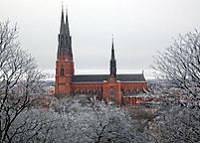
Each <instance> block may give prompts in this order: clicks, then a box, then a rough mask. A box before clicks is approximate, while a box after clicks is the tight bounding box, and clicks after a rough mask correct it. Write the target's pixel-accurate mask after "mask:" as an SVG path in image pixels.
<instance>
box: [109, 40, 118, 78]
mask: <svg viewBox="0 0 200 143" xmlns="http://www.w3.org/2000/svg"><path fill="white" fill-rule="evenodd" d="M116 75H117V68H116V60H115V50H114V39H112V49H111V60H110V76H114V77H115V78H116Z"/></svg>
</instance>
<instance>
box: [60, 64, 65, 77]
mask: <svg viewBox="0 0 200 143" xmlns="http://www.w3.org/2000/svg"><path fill="white" fill-rule="evenodd" d="M64 75H65V74H64V67H63V65H62V66H61V68H60V76H64Z"/></svg>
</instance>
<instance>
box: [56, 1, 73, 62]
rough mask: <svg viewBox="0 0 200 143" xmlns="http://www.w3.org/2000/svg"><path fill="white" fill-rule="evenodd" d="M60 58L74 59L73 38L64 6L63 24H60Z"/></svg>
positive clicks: (62, 13) (62, 12)
mask: <svg viewBox="0 0 200 143" xmlns="http://www.w3.org/2000/svg"><path fill="white" fill-rule="evenodd" d="M58 41H59V43H58V57H62V58H64V57H66V56H68V57H71V59H72V57H73V56H72V45H71V36H70V34H69V22H68V14H66V21H65V16H64V10H63V4H62V11H61V24H60V33H59V36H58Z"/></svg>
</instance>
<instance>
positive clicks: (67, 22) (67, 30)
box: [65, 6, 70, 36]
mask: <svg viewBox="0 0 200 143" xmlns="http://www.w3.org/2000/svg"><path fill="white" fill-rule="evenodd" d="M65 27H66V32H67V34H68V35H69V36H70V32H69V20H68V8H67V6H66V26H65Z"/></svg>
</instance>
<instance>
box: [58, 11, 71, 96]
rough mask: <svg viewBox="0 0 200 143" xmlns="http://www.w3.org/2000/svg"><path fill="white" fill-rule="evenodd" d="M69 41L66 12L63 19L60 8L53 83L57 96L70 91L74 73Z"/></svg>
mask: <svg viewBox="0 0 200 143" xmlns="http://www.w3.org/2000/svg"><path fill="white" fill-rule="evenodd" d="M71 41H72V40H71V36H70V31H69V22H68V13H67V12H66V21H65V20H64V12H63V8H62V12H61V24H60V33H59V35H58V51H57V61H56V83H55V95H56V96H58V97H60V96H61V97H62V96H67V95H70V93H71V86H72V76H73V75H74V62H73V54H72V42H71Z"/></svg>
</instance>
